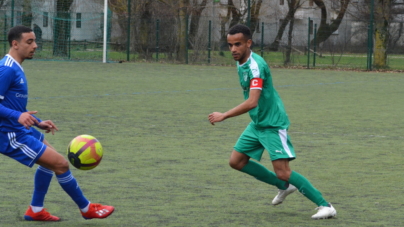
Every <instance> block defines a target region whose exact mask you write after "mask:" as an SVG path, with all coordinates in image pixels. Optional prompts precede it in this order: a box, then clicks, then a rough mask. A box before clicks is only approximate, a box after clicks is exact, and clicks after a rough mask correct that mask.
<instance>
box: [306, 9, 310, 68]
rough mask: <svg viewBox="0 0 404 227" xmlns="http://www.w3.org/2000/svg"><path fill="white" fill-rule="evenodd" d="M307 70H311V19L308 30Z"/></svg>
mask: <svg viewBox="0 0 404 227" xmlns="http://www.w3.org/2000/svg"><path fill="white" fill-rule="evenodd" d="M307 68H308V69H310V17H309V26H308V29H307Z"/></svg>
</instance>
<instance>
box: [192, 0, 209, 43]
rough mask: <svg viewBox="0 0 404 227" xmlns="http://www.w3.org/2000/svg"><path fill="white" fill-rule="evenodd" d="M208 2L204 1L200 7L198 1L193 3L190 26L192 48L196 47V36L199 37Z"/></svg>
mask: <svg viewBox="0 0 404 227" xmlns="http://www.w3.org/2000/svg"><path fill="white" fill-rule="evenodd" d="M207 2H208V1H207V0H203V1H202V2H201V4H199V5H198V1H197V0H194V2H193V6H192V7H193V8H192V16H191V21H190V26H189V42H190V43H191V45H192V46H194V44H195V42H196V36H197V35H198V29H199V21H200V19H201V14H202V11H203V10H204V9H205V7H206V3H207Z"/></svg>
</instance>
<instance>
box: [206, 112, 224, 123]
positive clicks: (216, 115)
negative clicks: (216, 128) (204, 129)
mask: <svg viewBox="0 0 404 227" xmlns="http://www.w3.org/2000/svg"><path fill="white" fill-rule="evenodd" d="M208 119H209V122H210V123H211V124H212V125H215V122H221V121H224V119H225V117H224V114H223V113H220V112H213V113H211V114H209V117H208Z"/></svg>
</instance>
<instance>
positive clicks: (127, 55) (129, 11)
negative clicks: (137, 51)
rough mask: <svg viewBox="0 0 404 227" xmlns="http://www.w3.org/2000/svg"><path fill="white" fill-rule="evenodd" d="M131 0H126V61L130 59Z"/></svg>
mask: <svg viewBox="0 0 404 227" xmlns="http://www.w3.org/2000/svg"><path fill="white" fill-rule="evenodd" d="M130 1H131V0H128V28H127V32H128V34H127V36H126V61H129V60H130V56H129V55H130V19H131V18H130V17H131V2H130Z"/></svg>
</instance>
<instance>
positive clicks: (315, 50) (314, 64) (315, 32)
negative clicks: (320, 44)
mask: <svg viewBox="0 0 404 227" xmlns="http://www.w3.org/2000/svg"><path fill="white" fill-rule="evenodd" d="M313 44H314V46H313V51H314V53H313V67H316V56H317V24H314V42H313Z"/></svg>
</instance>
